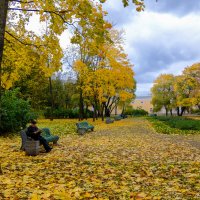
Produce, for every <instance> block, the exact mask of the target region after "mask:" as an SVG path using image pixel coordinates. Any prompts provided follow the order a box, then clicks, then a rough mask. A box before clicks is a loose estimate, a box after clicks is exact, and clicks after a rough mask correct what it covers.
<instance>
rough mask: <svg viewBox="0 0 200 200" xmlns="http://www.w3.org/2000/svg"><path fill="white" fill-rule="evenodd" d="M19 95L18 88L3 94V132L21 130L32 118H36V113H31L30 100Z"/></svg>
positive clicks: (0, 131)
mask: <svg viewBox="0 0 200 200" xmlns="http://www.w3.org/2000/svg"><path fill="white" fill-rule="evenodd" d="M18 96H19V90H18V89H15V90H10V91H5V93H4V94H3V95H2V102H1V103H2V104H1V113H2V115H1V127H0V133H2V134H3V133H7V132H12V131H17V130H20V129H21V128H24V127H26V124H27V123H28V121H29V120H30V119H31V118H36V116H35V114H34V113H31V109H30V105H29V102H28V101H25V100H24V99H22V98H19V97H18Z"/></svg>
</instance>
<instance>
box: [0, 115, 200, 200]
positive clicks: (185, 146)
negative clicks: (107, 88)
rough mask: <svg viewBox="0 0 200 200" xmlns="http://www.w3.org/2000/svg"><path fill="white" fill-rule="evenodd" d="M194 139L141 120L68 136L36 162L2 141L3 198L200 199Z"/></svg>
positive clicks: (198, 149) (199, 148)
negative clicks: (163, 132) (158, 129)
mask: <svg viewBox="0 0 200 200" xmlns="http://www.w3.org/2000/svg"><path fill="white" fill-rule="evenodd" d="M195 137H196V136H177V135H164V134H159V133H156V132H155V131H154V129H153V128H152V127H151V125H150V123H149V122H147V121H146V120H145V119H142V118H141V119H125V120H122V121H121V122H115V123H114V124H109V125H104V126H103V127H102V128H99V129H98V128H97V129H96V130H95V131H94V132H91V133H87V134H86V135H84V136H78V135H66V136H63V137H62V138H61V139H60V145H59V146H56V147H55V148H54V149H53V150H52V152H50V153H49V154H40V155H38V156H36V157H28V156H25V154H24V152H21V151H19V147H20V141H19V139H16V138H14V139H7V140H6V139H5V138H0V148H1V152H0V163H1V168H2V170H1V174H0V182H1V184H0V199H6V198H7V199H9V198H14V197H15V199H34V198H35V199H36V198H39V199H200V145H199V142H198V141H199V140H198V139H199V138H198V136H197V138H195Z"/></svg>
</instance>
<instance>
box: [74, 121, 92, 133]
mask: <svg viewBox="0 0 200 200" xmlns="http://www.w3.org/2000/svg"><path fill="white" fill-rule="evenodd" d="M76 126H77V132H78V133H79V134H81V135H83V134H84V133H85V132H87V131H90V130H91V131H94V126H92V125H90V124H88V122H79V123H76Z"/></svg>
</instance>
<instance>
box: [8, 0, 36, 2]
mask: <svg viewBox="0 0 200 200" xmlns="http://www.w3.org/2000/svg"><path fill="white" fill-rule="evenodd" d="M8 1H10V2H17V3H34V1H21V0H8Z"/></svg>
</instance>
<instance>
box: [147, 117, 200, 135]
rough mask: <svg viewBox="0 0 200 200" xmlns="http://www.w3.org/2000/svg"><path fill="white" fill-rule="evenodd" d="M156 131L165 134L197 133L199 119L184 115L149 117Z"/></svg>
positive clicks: (198, 131)
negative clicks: (188, 117)
mask: <svg viewBox="0 0 200 200" xmlns="http://www.w3.org/2000/svg"><path fill="white" fill-rule="evenodd" d="M148 119H149V120H150V121H151V123H152V125H153V127H154V128H155V129H156V131H157V132H160V133H165V134H199V133H200V121H199V120H193V119H187V118H184V117H164V116H159V117H149V118H148Z"/></svg>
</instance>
